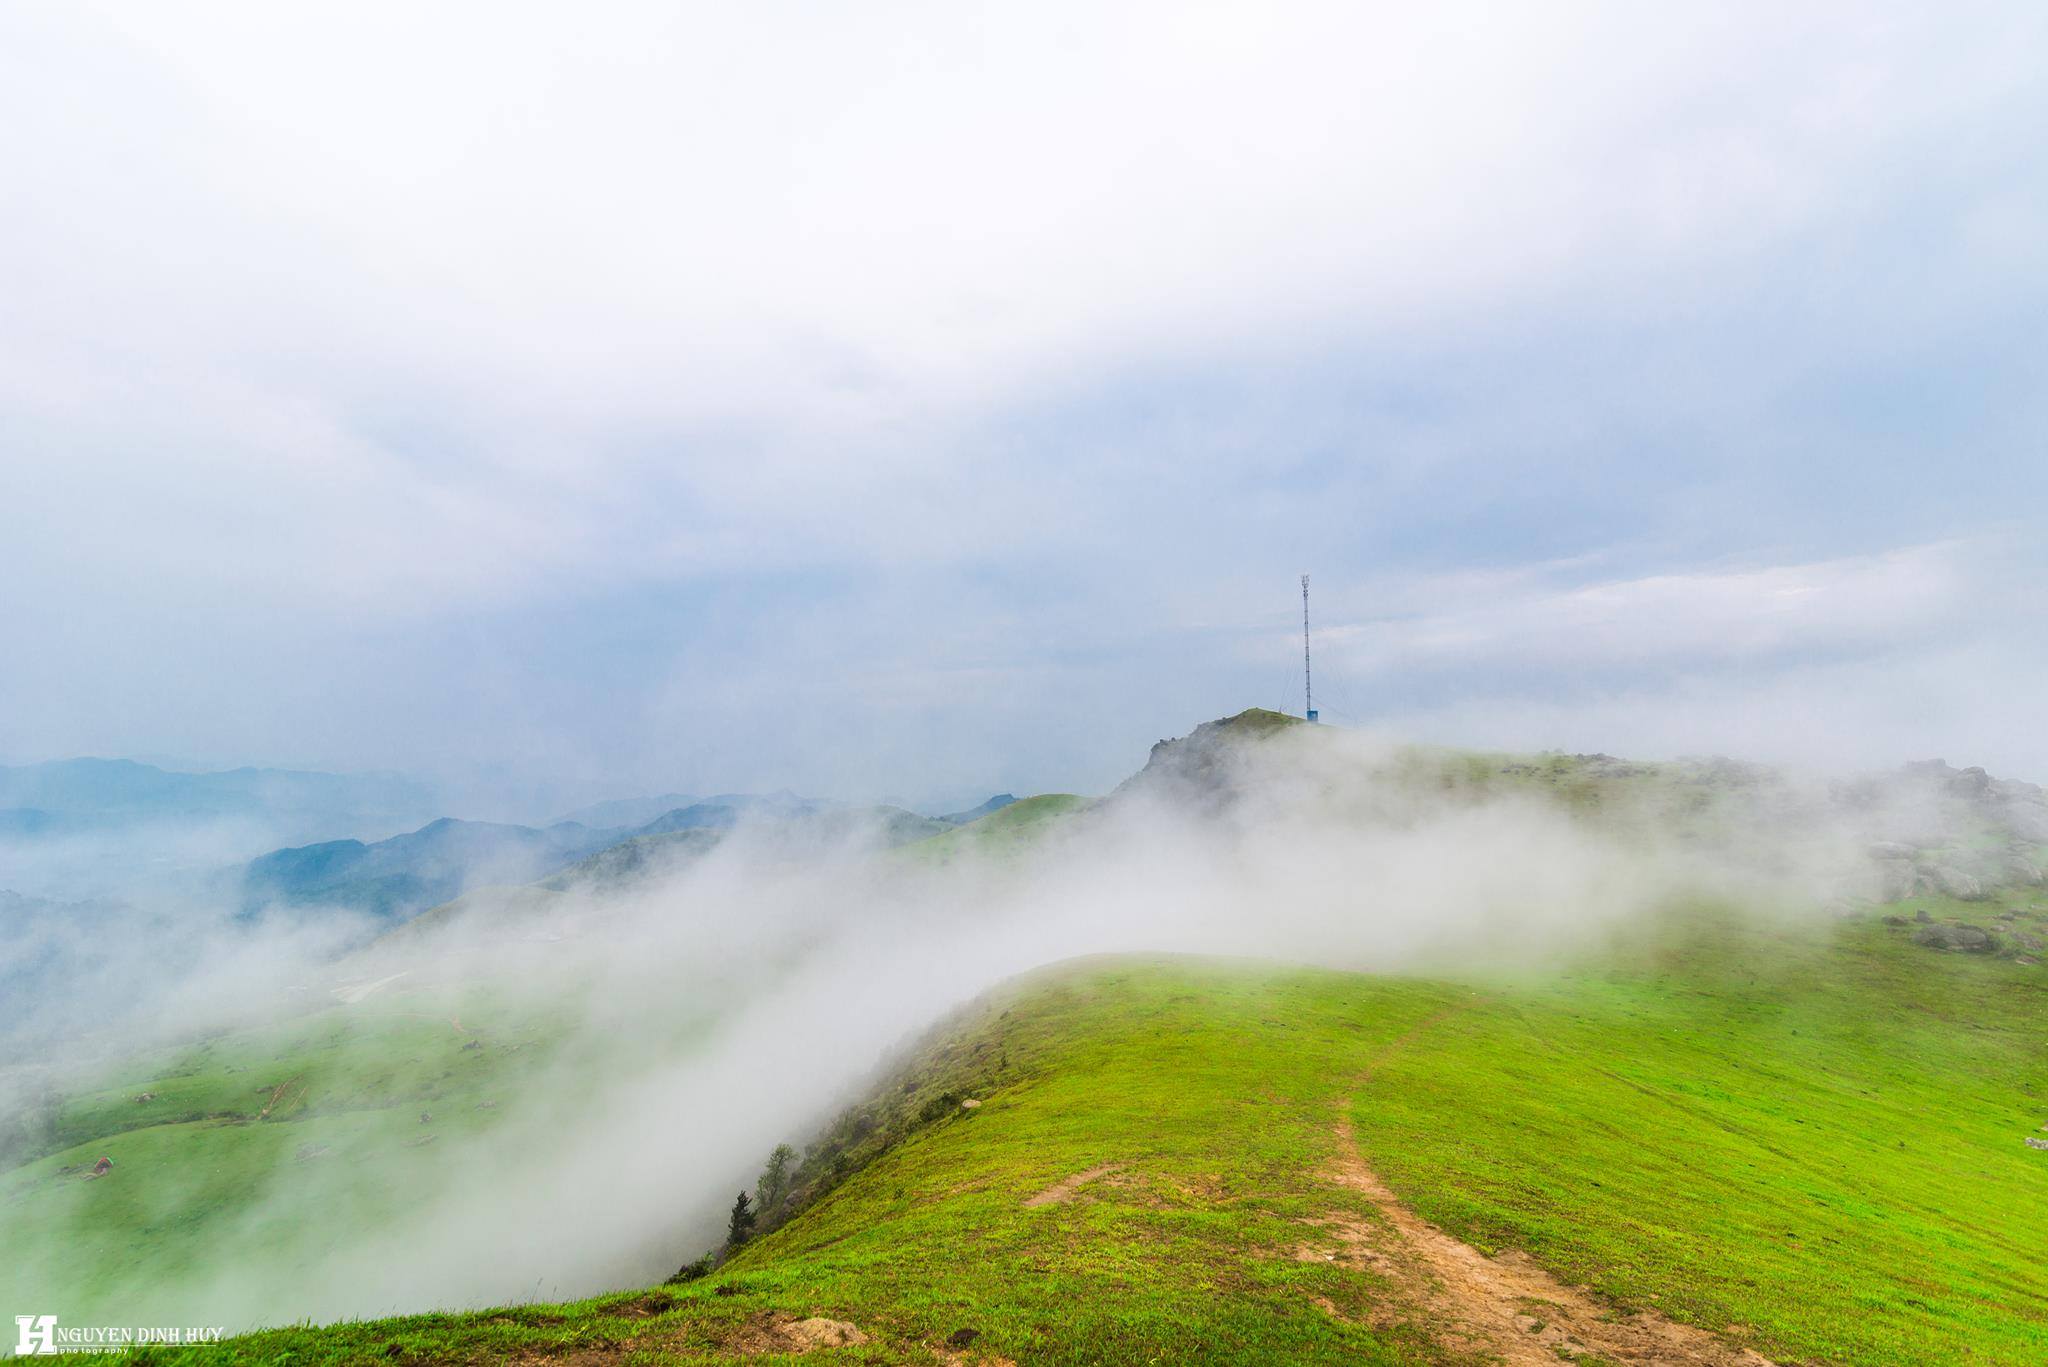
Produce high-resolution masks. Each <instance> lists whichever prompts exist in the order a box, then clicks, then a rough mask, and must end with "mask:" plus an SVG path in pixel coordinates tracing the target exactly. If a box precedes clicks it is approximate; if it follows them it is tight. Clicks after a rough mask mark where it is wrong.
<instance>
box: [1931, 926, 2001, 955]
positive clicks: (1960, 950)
mask: <svg viewBox="0 0 2048 1367" xmlns="http://www.w3.org/2000/svg"><path fill="white" fill-rule="evenodd" d="M1913 943H1914V944H1916V945H1925V946H1927V948H1929V949H1945V950H1948V951H1950V952H1951V953H1955V954H1993V953H1996V952H1997V950H1998V938H1997V937H1996V936H1994V935H1993V934H1992V933H1991V932H1990V931H1988V930H1985V929H1984V928H1983V927H1982V926H1924V927H1922V928H1921V929H1919V930H1917V931H1915V932H1914V934H1913Z"/></svg>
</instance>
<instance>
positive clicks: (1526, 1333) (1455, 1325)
mask: <svg viewBox="0 0 2048 1367" xmlns="http://www.w3.org/2000/svg"><path fill="white" fill-rule="evenodd" d="M1337 1146H1338V1156H1337V1164H1336V1167H1335V1169H1334V1170H1333V1171H1332V1172H1331V1173H1330V1178H1331V1180H1333V1181H1335V1182H1336V1183H1337V1184H1338V1185H1340V1186H1344V1187H1348V1188H1349V1189H1351V1190H1352V1191H1355V1192H1358V1193H1360V1194H1361V1195H1363V1196H1364V1197H1365V1198H1366V1199H1367V1200H1369V1201H1371V1202H1372V1204H1373V1206H1374V1208H1375V1209H1376V1210H1377V1211H1378V1212H1379V1214H1380V1215H1381V1217H1382V1218H1383V1220H1384V1224H1381V1223H1377V1222H1368V1221H1365V1220H1360V1219H1357V1218H1354V1217H1351V1216H1333V1217H1331V1218H1329V1219H1325V1220H1318V1221H1315V1222H1313V1223H1314V1224H1315V1225H1316V1227H1317V1228H1319V1229H1321V1230H1323V1231H1324V1232H1325V1234H1326V1235H1327V1236H1329V1237H1328V1238H1326V1239H1325V1240H1323V1241H1322V1242H1320V1243H1313V1242H1312V1243H1304V1244H1302V1245H1301V1246H1300V1247H1299V1248H1297V1249H1296V1250H1295V1255H1294V1256H1295V1257H1297V1258H1300V1259H1302V1260H1304V1261H1315V1262H1338V1263H1343V1264H1346V1265H1348V1266H1352V1267H1358V1268H1361V1269H1370V1270H1371V1271H1373V1272H1375V1273H1377V1274H1378V1275H1380V1276H1383V1277H1385V1278H1387V1279H1388V1280H1390V1281H1392V1282H1393V1283H1394V1285H1395V1286H1396V1288H1397V1289H1398V1290H1399V1292H1400V1294H1401V1298H1402V1299H1403V1300H1404V1301H1405V1302H1406V1303H1407V1306H1408V1307H1409V1308H1410V1309H1411V1311H1412V1312H1414V1313H1419V1314H1420V1315H1422V1316H1425V1317H1426V1318H1427V1321H1428V1322H1427V1324H1426V1326H1425V1327H1426V1328H1427V1329H1428V1330H1429V1331H1430V1332H1431V1333H1432V1334H1433V1335H1434V1336H1435V1337H1436V1338H1437V1339H1439V1340H1440V1341H1441V1342H1442V1343H1443V1344H1444V1346H1445V1347H1447V1348H1450V1349H1452V1350H1454V1351H1458V1352H1467V1353H1483V1354H1491V1355H1493V1356H1496V1357H1498V1358H1499V1359H1500V1360H1501V1361H1502V1362H1504V1363H1506V1364H1508V1367H1557V1363H1558V1361H1559V1360H1560V1359H1567V1360H1569V1359H1570V1358H1573V1357H1577V1356H1579V1355H1582V1354H1590V1355H1594V1356H1597V1357H1601V1358H1605V1359H1607V1360H1609V1361H1612V1362H1617V1363H1628V1364H1633V1365H1634V1367H1772V1364H1771V1362H1770V1360H1769V1359H1768V1358H1765V1357H1762V1356H1760V1355H1759V1354H1757V1353H1754V1352H1751V1351H1750V1350H1749V1349H1747V1348H1739V1347H1736V1346H1734V1345H1733V1344H1729V1343H1726V1342H1723V1341H1722V1340H1721V1339H1718V1338H1716V1337H1715V1336H1714V1335H1712V1334H1710V1333H1708V1332H1707V1331H1706V1330H1704V1329H1697V1328H1694V1327H1693V1326H1691V1325H1689V1324H1680V1323H1678V1322H1677V1321H1675V1320H1670V1319H1667V1318H1665V1317H1664V1316H1662V1315H1659V1314H1657V1313H1656V1312H1654V1311H1639V1312H1638V1313H1636V1314H1633V1315H1626V1316H1624V1315H1621V1314H1619V1313H1618V1312H1616V1311H1615V1310H1613V1309H1611V1308H1609V1307H1607V1306H1604V1305H1602V1304H1601V1303H1600V1302H1599V1301H1597V1300H1595V1299H1594V1298H1593V1297H1592V1296H1590V1295H1588V1294H1587V1293H1586V1292H1585V1291H1583V1290H1581V1289H1580V1288H1578V1287H1575V1286H1566V1285H1565V1284H1564V1283H1563V1282H1560V1281H1559V1280H1557V1278H1555V1277H1553V1276H1551V1275H1550V1274H1549V1273H1548V1272H1546V1271H1544V1270H1543V1269H1542V1268H1541V1267H1538V1266H1537V1265H1536V1263H1535V1262H1534V1261H1533V1260H1532V1259H1531V1258H1529V1257H1528V1256H1527V1255H1526V1254H1523V1253H1518V1252H1509V1253H1503V1254H1502V1255H1501V1256H1500V1257H1498V1258H1489V1257H1487V1256H1486V1255H1485V1254H1483V1253H1481V1252H1480V1251H1479V1250H1478V1249H1476V1248H1474V1247H1472V1246H1471V1245H1470V1244H1466V1243H1461V1242H1459V1241H1458V1240H1456V1239H1454V1238H1452V1237H1451V1236H1450V1235H1448V1234H1446V1233H1444V1232H1443V1231H1442V1230H1440V1229H1438V1228H1437V1227H1436V1226H1435V1225H1432V1224H1430V1223H1429V1222H1428V1221H1427V1220H1424V1219H1423V1218H1422V1217H1421V1216H1419V1215H1417V1214H1416V1213H1415V1212H1414V1211H1411V1210H1409V1209H1408V1208H1407V1207H1406V1206H1404V1205H1402V1204H1401V1203H1400V1201H1398V1200H1397V1199H1395V1196H1394V1193H1393V1192H1391V1191H1389V1190H1388V1189H1387V1185H1386V1183H1384V1182H1382V1181H1381V1180H1380V1179H1379V1175H1378V1174H1377V1173H1375V1172H1373V1170H1372V1169H1371V1168H1369V1167H1367V1166H1366V1164H1365V1160H1364V1159H1363V1158H1362V1157H1360V1156H1359V1152H1358V1145H1357V1142H1356V1140H1355V1138H1354V1136H1353V1134H1352V1131H1351V1116H1350V1103H1349V1100H1348V1099H1347V1100H1346V1102H1345V1103H1344V1105H1343V1106H1341V1107H1340V1108H1339V1110H1338V1114H1337ZM1333 1243H1334V1245H1335V1247H1334V1248H1333V1247H1331V1244H1333ZM1325 1309H1326V1310H1330V1311H1331V1312H1333V1313H1334V1309H1335V1307H1334V1306H1325ZM1402 1317H1403V1316H1402V1315H1401V1314H1400V1313H1399V1312H1394V1311H1388V1310H1382V1311H1379V1312H1377V1313H1376V1314H1375V1315H1374V1317H1373V1323H1374V1324H1375V1326H1377V1327H1380V1328H1385V1327H1387V1326H1388V1325H1389V1324H1391V1323H1393V1322H1395V1321H1397V1320H1399V1319H1400V1318H1402Z"/></svg>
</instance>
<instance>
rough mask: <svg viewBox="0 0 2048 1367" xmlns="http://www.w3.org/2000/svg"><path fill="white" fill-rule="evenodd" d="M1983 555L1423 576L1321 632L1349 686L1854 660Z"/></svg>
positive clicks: (1923, 620) (1914, 624)
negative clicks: (1355, 618)
mask: <svg viewBox="0 0 2048 1367" xmlns="http://www.w3.org/2000/svg"><path fill="white" fill-rule="evenodd" d="M1984 558H1985V551H1984V548H1981V547H1972V546H1968V545H1964V544H1959V543H1951V542H1943V543H1937V544H1933V545H1925V546H1909V547H1903V548H1900V549H1897V550H1891V551H1885V552H1881V553H1878V554H1873V555H1860V556H1847V557H1842V558H1839V559H1834V560H1824V561H1815V562H1810V563H1801V564H1788V565H1763V566H1752V567H1741V568H1707V569H1697V570H1687V571H1676V572H1671V573H1664V574H1655V575H1646V576H1640V577H1633V578H1621V579H1592V580H1587V579H1585V578H1584V577H1583V574H1584V570H1583V567H1580V566H1573V565H1569V564H1567V565H1536V566H1530V567H1525V568H1521V569H1517V570H1510V571H1499V572H1492V573H1462V574H1452V575H1445V576H1425V577H1422V578H1418V579H1409V580H1405V581H1400V580H1396V581H1388V582H1385V583H1378V584H1367V585H1363V586H1360V587H1357V588H1352V589H1348V590H1346V591H1345V592H1344V598H1345V600H1346V601H1350V602H1354V603H1356V602H1365V603H1378V604H1381V605H1383V607H1386V608H1390V609H1391V610H1390V611H1389V615H1387V616H1384V617H1380V618H1378V619H1376V620H1370V621H1365V622H1342V621H1339V622H1334V623H1332V624H1330V625H1329V626H1327V627H1326V628H1325V629H1324V633H1323V634H1324V638H1325V640H1326V641H1327V642H1328V645H1327V647H1326V650H1327V651H1328V653H1329V654H1330V655H1331V656H1333V657H1334V661H1335V663H1336V664H1337V665H1338V667H1340V668H1341V669H1343V670H1344V671H1345V672H1346V673H1347V674H1350V675H1354V676H1358V677H1361V678H1363V677H1369V676H1371V675H1375V674H1385V673H1395V674H1400V673H1412V672H1415V671H1422V670H1437V669H1461V670H1462V669H1471V668H1474V667H1486V668H1490V669H1496V670H1508V671H1514V672H1529V673H1536V672H1541V671H1550V670H1571V671H1577V672H1581V673H1598V672H1600V671H1604V670H1618V669H1629V670H1635V669H1641V668H1644V667H1655V666H1667V667H1668V666H1686V667H1701V666H1711V665H1714V664H1717V663H1728V662H1741V661H1758V660H1761V661H1773V660H1779V659H1782V658H1784V657H1800V656H1815V655H1825V654H1830V653H1833V652H1838V651H1842V650H1853V651H1862V652H1868V651H1875V650H1883V649H1886V648H1889V647H1893V646H1899V645H1904V644H1908V643H1914V642H1917V641H1919V640H1920V639H1921V638H1922V637H1924V636H1925V635H1926V634H1927V633H1928V632H1929V631H1930V630H1931V629H1933V628H1936V627H1938V626H1940V625H1941V624H1942V623H1943V622H1945V621H1947V620H1949V619H1950V618H1951V617H1952V616H1953V615H1954V614H1955V613H1956V612H1957V611H1958V610H1959V609H1963V608H1965V607H1967V606H1969V605H1970V602H1971V599H1972V598H1973V597H1974V595H1975V594H1976V592H1977V591H1978V590H1979V588H1980V585H1978V584H1977V583H1975V582H1973V579H1974V577H1975V576H1974V575H1973V573H1972V572H1971V568H1970V562H1971V561H1973V560H1974V561H1976V562H1978V563H1979V564H1980V565H1981V562H1982V560H1983V559H1984ZM1560 581H1563V582H1560ZM1574 581H1576V582H1574ZM1971 611H1972V614H1973V615H1974V608H1972V609H1971Z"/></svg>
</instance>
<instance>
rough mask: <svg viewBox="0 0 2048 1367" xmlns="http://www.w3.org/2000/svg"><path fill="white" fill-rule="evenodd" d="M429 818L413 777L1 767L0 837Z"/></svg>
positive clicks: (72, 762) (429, 808) (59, 763)
mask: <svg viewBox="0 0 2048 1367" xmlns="http://www.w3.org/2000/svg"><path fill="white" fill-rule="evenodd" d="M432 815H434V800H433V795H432V793H431V792H429V791H428V789H427V788H426V787H425V786H424V785H421V784H419V783H415V782H413V781H412V780H410V779H403V778H397V777H393V776H389V775H382V774H322V773H313V772H309V771H304V770H295V769H227V770H222V771H220V772H217V773H199V774H189V773H178V772H175V771H172V770H168V769H159V768H157V767H156V766H155V765H152V764H138V763H136V762H135V761H134V760H128V759H64V760H52V761H49V762H47V763H43V764H25V765H19V766H14V767H9V766H6V765H0V832H4V833H9V834H15V835H49V834H57V833H64V832H73V831H93V830H107V829H115V828H121V827H126V826H135V825H142V824H148V823H174V824H180V825H193V824H200V823H206V822H217V821H222V820H246V821H254V822H260V823H262V824H264V825H266V826H270V827H275V828H279V829H285V830H298V829H301V828H303V829H307V830H309V831H318V832H319V833H323V834H324V833H327V832H331V831H334V830H337V829H349V828H360V829H363V830H370V829H374V828H386V829H388V828H390V827H392V826H399V827H403V826H405V825H408V824H410V823H412V822H415V821H422V820H425V819H426V818H428V817H430V816H432Z"/></svg>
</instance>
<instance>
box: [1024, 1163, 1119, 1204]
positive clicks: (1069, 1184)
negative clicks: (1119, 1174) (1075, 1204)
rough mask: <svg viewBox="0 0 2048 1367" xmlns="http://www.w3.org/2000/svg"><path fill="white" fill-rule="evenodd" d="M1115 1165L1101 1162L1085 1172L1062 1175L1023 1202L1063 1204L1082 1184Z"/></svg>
mask: <svg viewBox="0 0 2048 1367" xmlns="http://www.w3.org/2000/svg"><path fill="white" fill-rule="evenodd" d="M1117 1166H1118V1165H1117V1164H1115V1163H1103V1164H1100V1165H1098V1166H1096V1167H1092V1168H1090V1169H1088V1171H1086V1172H1077V1173H1075V1174H1074V1175H1073V1176H1072V1177H1062V1178H1061V1179H1060V1180H1059V1181H1057V1182H1055V1183H1053V1184H1052V1185H1051V1186H1049V1187H1047V1188H1046V1189H1045V1190H1044V1191H1041V1192H1039V1193H1038V1195H1036V1196H1032V1197H1029V1198H1027V1199H1026V1200H1025V1202H1024V1204H1025V1205H1026V1206H1027V1207H1036V1206H1063V1205H1065V1204H1066V1203H1067V1202H1069V1201H1071V1200H1073V1199H1074V1195H1075V1193H1077V1192H1078V1191H1080V1190H1081V1188H1082V1187H1083V1186H1085V1185H1086V1184H1088V1183H1090V1182H1093V1181H1094V1180H1095V1179H1096V1178H1098V1177H1107V1176H1108V1175H1109V1174H1110V1173H1113V1172H1115V1171H1116V1170H1117Z"/></svg>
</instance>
